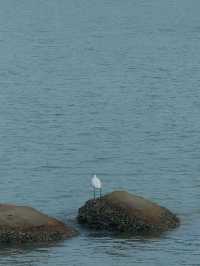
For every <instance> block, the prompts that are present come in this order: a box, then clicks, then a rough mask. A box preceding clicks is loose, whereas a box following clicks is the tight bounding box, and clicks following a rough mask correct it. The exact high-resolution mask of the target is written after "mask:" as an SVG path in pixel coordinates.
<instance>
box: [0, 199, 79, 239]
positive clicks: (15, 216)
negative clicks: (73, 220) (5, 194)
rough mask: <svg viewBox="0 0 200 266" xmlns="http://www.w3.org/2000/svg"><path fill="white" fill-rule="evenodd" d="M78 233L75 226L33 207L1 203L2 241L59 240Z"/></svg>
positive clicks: (0, 226)
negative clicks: (70, 225) (72, 226)
mask: <svg viewBox="0 0 200 266" xmlns="http://www.w3.org/2000/svg"><path fill="white" fill-rule="evenodd" d="M76 234H77V232H76V230H74V229H73V228H71V227H69V226H67V225H65V224H64V223H62V222H60V221H58V220H57V219H54V218H51V217H49V216H47V215H45V214H43V213H41V212H39V211H37V210H35V209H33V208H31V207H26V206H15V205H8V204H0V243H7V244H8V243H30V242H49V241H58V240H62V239H67V238H69V237H72V236H74V235H76Z"/></svg>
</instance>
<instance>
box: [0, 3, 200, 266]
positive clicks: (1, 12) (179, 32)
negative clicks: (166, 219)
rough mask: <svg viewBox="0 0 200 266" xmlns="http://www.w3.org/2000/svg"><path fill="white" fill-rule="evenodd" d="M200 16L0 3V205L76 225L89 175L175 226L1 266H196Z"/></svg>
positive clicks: (161, 7) (77, 242)
mask: <svg viewBox="0 0 200 266" xmlns="http://www.w3.org/2000/svg"><path fill="white" fill-rule="evenodd" d="M199 10H200V2H199V1H198V0H196V1H195V0H191V1H187V0H169V1H165V0H159V1H156V0H150V1H149V0H141V1H135V0H124V1H120V0H116V1H114V0H107V1H106V0H102V1H97V0H94V1H86V0H73V1H70V0H69V1H66V0H48V1H47V0H29V1H25V0H20V1H14V0H8V1H3V0H2V1H0V147H1V148H0V188H1V194H0V201H1V202H14V203H17V204H24V205H31V206H33V207H35V208H38V209H39V210H41V211H44V212H45V213H48V214H49V215H52V216H55V217H57V218H59V219H61V220H63V221H68V222H69V223H72V224H74V218H75V216H76V213H77V209H78V207H80V206H81V205H82V204H83V203H84V202H85V201H86V200H87V199H88V198H90V197H91V196H92V191H91V188H90V186H89V184H90V177H91V175H92V174H93V173H96V174H98V175H99V176H100V177H101V178H102V180H103V183H104V193H106V192H109V191H111V190H114V189H124V190H129V191H130V192H133V193H136V194H139V195H143V196H144V197H147V198H149V199H151V200H154V201H156V202H158V203H159V204H161V205H164V206H166V207H168V208H170V209H171V210H172V211H174V212H176V213H177V214H178V215H179V216H180V217H181V219H182V226H181V227H180V228H178V229H177V230H175V231H172V232H168V233H166V234H165V235H163V236H162V237H161V238H155V239H141V238H125V237H124V238H123V237H121V238H120V237H112V236H109V235H107V236H105V235H103V234H96V233H95V232H89V231H87V230H85V229H81V228H79V229H80V232H81V233H80V236H79V237H77V238H73V239H71V240H68V241H65V242H63V243H58V245H52V246H49V247H23V248H22V247H13V248H8V247H6V248H1V250H0V265H9V266H12V265H20V266H21V265H22V266H23V265H24V266H30V265H31V266H41V265H47V264H48V265H52V266H53V265H56V266H61V265H63V266H64V265H72V266H79V265H80V266H82V265H91V266H93V265H96V266H101V265H113V266H117V265H119V266H125V265H145V266H147V265H148V266H155V265H187V266H190V265H199V259H200V226H199V220H200V205H199V202H200V119H199V117H200V53H199V51H200V16H199ZM76 226H77V225H76ZM77 227H78V226H77Z"/></svg>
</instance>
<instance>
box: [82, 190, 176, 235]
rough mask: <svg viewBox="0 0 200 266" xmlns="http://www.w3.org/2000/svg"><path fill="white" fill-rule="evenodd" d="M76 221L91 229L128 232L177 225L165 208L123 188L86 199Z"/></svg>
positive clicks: (174, 216) (147, 232)
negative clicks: (95, 197)
mask: <svg viewBox="0 0 200 266" xmlns="http://www.w3.org/2000/svg"><path fill="white" fill-rule="evenodd" d="M78 221H79V223H81V224H86V225H87V226H89V227H90V228H94V229H103V230H110V231H116V232H127V233H131V234H151V233H161V232H163V231H166V230H168V229H171V228H174V227H176V226H177V225H179V219H178V218H177V216H176V215H175V214H173V213H172V212H170V211H169V210H168V209H166V208H164V207H160V206H159V205H157V204H155V203H152V202H151V201H149V200H146V199H144V198H142V197H138V196H135V195H132V194H129V193H128V192H125V191H115V192H112V193H110V194H107V195H105V196H104V197H102V198H100V199H92V200H89V201H87V202H86V203H85V205H84V206H83V207H81V208H80V209H79V214H78Z"/></svg>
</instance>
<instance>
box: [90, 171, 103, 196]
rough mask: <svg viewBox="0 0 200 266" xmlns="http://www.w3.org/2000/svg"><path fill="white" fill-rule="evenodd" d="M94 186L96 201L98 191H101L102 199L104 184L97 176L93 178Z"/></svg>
mask: <svg viewBox="0 0 200 266" xmlns="http://www.w3.org/2000/svg"><path fill="white" fill-rule="evenodd" d="M91 181H92V186H93V189H94V199H95V198H96V189H98V190H99V192H100V198H101V191H102V183H101V180H100V179H99V178H98V177H97V176H96V175H94V176H93V177H92V180H91Z"/></svg>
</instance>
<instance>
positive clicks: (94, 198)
mask: <svg viewBox="0 0 200 266" xmlns="http://www.w3.org/2000/svg"><path fill="white" fill-rule="evenodd" d="M93 192H94V199H95V198H96V195H95V188H94V189H93Z"/></svg>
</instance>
